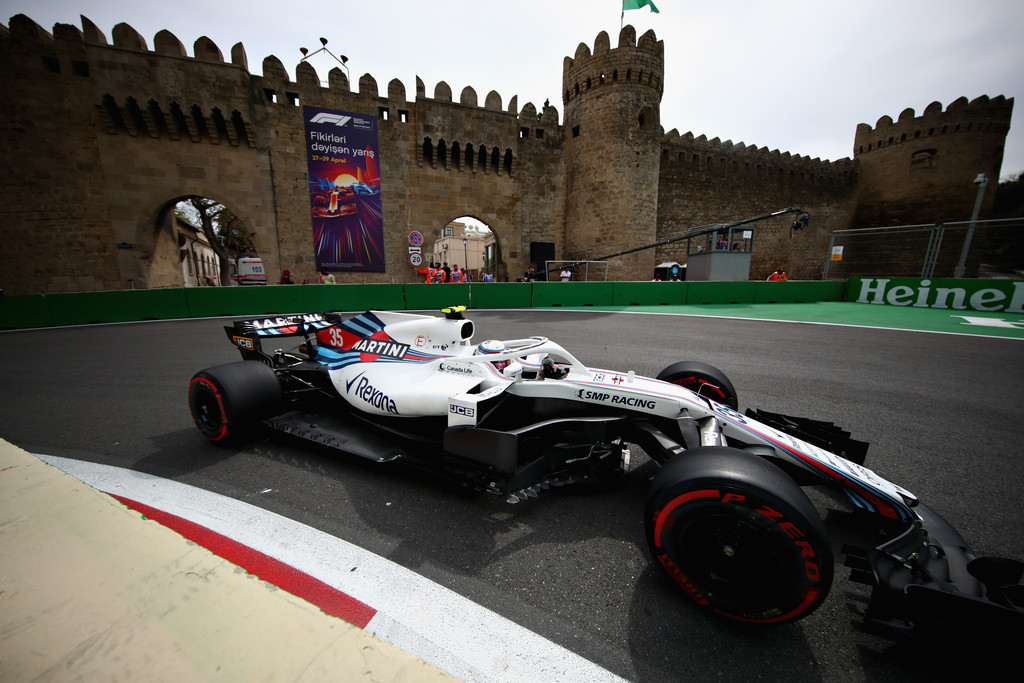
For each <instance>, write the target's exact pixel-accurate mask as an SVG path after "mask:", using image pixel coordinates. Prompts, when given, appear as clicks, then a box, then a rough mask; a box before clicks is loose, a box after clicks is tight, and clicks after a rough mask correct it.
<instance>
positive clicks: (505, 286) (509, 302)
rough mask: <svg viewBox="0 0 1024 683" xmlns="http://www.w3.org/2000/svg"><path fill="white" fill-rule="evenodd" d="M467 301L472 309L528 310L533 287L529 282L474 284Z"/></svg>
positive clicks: (470, 287) (531, 303) (531, 299)
mask: <svg viewBox="0 0 1024 683" xmlns="http://www.w3.org/2000/svg"><path fill="white" fill-rule="evenodd" d="M469 300H470V303H471V304H472V306H473V308H530V307H531V306H532V305H533V287H532V286H530V283H529V282H474V283H472V284H471V285H470V286H469Z"/></svg>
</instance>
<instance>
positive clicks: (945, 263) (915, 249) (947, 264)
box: [823, 218, 1024, 279]
mask: <svg viewBox="0 0 1024 683" xmlns="http://www.w3.org/2000/svg"><path fill="white" fill-rule="evenodd" d="M876 276H886V277H929V278H951V277H985V278H991V277H995V278H1019V277H1024V218H1004V219H997V220H988V221H975V222H974V223H971V222H970V221H964V222H959V223H934V224H922V225H900V226H892V227H886V228H860V229H855V230H836V231H835V232H833V233H832V236H831V239H830V241H829V247H828V254H827V256H826V260H825V269H824V275H823V278H824V279H845V278H850V277H876Z"/></svg>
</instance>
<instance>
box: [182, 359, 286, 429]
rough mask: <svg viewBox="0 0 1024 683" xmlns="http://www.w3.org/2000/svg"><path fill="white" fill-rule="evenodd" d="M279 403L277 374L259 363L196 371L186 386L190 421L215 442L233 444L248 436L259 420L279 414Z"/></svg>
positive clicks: (232, 364)
mask: <svg viewBox="0 0 1024 683" xmlns="http://www.w3.org/2000/svg"><path fill="white" fill-rule="evenodd" d="M282 404H283V396H282V392H281V384H280V382H279V381H278V379H277V375H275V374H274V371H273V370H272V369H270V368H269V367H267V366H266V365H264V364H263V363H261V362H259V361H251V360H247V361H240V362H236V363H226V364H224V365H216V366H214V367H212V368H207V369H205V370H200V371H199V372H197V373H196V374H195V375H194V376H193V377H192V381H191V382H189V385H188V407H189V411H190V412H191V413H192V420H193V421H194V422H195V424H196V427H198V428H199V431H200V432H202V433H203V436H205V437H206V438H207V439H209V440H210V441H213V442H215V443H220V444H229V443H237V442H238V441H240V440H243V439H245V438H247V437H249V436H252V434H253V432H254V429H255V427H256V426H257V425H258V424H259V421H260V420H262V419H265V418H267V417H271V416H273V415H274V414H276V413H277V412H280V410H281V406H282Z"/></svg>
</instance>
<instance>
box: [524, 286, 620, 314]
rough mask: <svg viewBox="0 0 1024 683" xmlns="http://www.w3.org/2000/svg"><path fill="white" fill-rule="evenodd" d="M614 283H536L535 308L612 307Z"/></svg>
mask: <svg viewBox="0 0 1024 683" xmlns="http://www.w3.org/2000/svg"><path fill="white" fill-rule="evenodd" d="M614 288H615V283H614V282H534V283H533V306H534V307H535V308H550V307H552V306H611V305H612V298H613V297H612V293H613V291H614Z"/></svg>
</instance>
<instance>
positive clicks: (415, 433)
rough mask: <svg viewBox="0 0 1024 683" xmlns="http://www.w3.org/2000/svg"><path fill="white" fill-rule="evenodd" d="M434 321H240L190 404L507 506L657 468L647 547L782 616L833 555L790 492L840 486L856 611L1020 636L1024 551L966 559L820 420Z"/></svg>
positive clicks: (725, 388) (889, 625) (234, 430)
mask: <svg viewBox="0 0 1024 683" xmlns="http://www.w3.org/2000/svg"><path fill="white" fill-rule="evenodd" d="M463 312H464V308H462V307H453V308H449V309H443V313H444V317H443V318H442V317H436V316H429V315H417V314H410V313H395V312H384V311H370V312H366V313H362V314H360V315H356V316H354V317H351V318H347V319H346V318H343V317H342V316H340V315H338V314H333V313H323V314H308V315H293V316H287V317H283V318H273V319H254V320H243V321H236V322H235V323H234V324H233V325H232V326H229V327H226V328H225V329H226V331H227V335H228V337H229V338H230V340H231V342H232V343H233V344H234V345H235V346H237V347H238V349H239V350H240V351H241V353H242V357H243V359H244V360H242V361H241V362H235V363H228V364H225V365H218V366H215V367H211V368H208V369H206V370H203V371H201V372H198V373H196V375H195V376H194V377H193V378H192V381H191V383H190V384H189V388H188V402H189V408H190V410H191V413H192V417H193V419H194V421H195V424H196V426H197V427H198V428H199V430H200V431H201V432H202V433H203V435H205V436H206V438H208V439H210V440H211V441H214V442H218V443H237V442H238V441H239V440H240V439H244V438H245V437H246V436H247V435H249V434H251V431H252V430H253V429H254V428H257V427H261V426H263V425H267V426H270V427H272V428H273V429H275V430H278V431H281V432H284V433H287V434H290V435H293V436H296V437H300V438H303V439H308V440H312V441H315V442H318V443H321V444H325V445H327V446H330V447H332V448H336V449H338V450H340V451H345V452H347V453H352V454H355V455H359V456H362V457H364V458H369V459H371V460H375V461H378V462H385V461H393V460H402V461H405V462H407V463H410V464H412V465H414V466H418V467H425V468H428V469H430V470H432V471H434V472H438V473H441V474H443V475H445V476H447V477H450V478H452V479H454V480H456V481H458V482H460V483H461V484H464V485H466V486H469V487H472V488H474V489H477V490H481V491H489V492H493V493H496V494H500V495H501V496H504V497H506V498H508V499H509V500H510V501H511V502H515V501H518V500H524V499H526V498H528V497H533V496H535V495H536V494H537V492H538V491H540V490H542V489H545V488H548V487H551V486H561V485H568V484H585V483H601V482H605V481H608V480H610V479H615V478H617V477H621V476H623V475H624V474H626V473H627V472H628V469H629V455H630V445H631V444H632V445H636V446H639V447H640V448H642V449H643V450H644V451H645V452H646V453H647V454H648V455H649V456H650V458H652V459H653V460H654V461H656V462H657V463H658V464H659V465H660V471H659V472H658V473H657V475H656V476H655V477H654V480H653V482H652V484H651V487H650V492H649V494H648V496H647V502H646V510H645V518H644V521H645V525H646V535H647V542H648V545H649V548H650V552H651V555H652V556H653V558H654V560H655V561H656V562H657V563H658V565H659V566H660V567H661V568H662V569H663V570H664V571H665V573H666V574H667V575H668V577H669V578H670V579H671V580H672V581H674V582H675V583H676V584H677V585H678V586H679V588H680V589H682V591H683V592H684V593H685V594H687V595H688V596H689V597H690V598H692V599H693V600H694V601H695V602H696V603H697V604H699V605H701V606H703V607H704V608H706V609H709V610H711V611H713V612H715V613H717V614H719V615H722V616H724V617H727V618H730V619H734V620H738V621H742V622H749V623H757V624H778V623H785V622H791V621H794V620H797V619H800V618H802V617H804V616H806V615H807V614H809V613H811V612H812V611H813V610H814V609H815V608H817V607H818V606H819V605H820V604H821V603H822V601H823V600H824V599H825V597H826V595H827V594H828V592H829V588H830V587H831V584H832V578H833V571H834V570H833V551H832V546H831V543H830V541H829V538H828V537H827V536H826V532H825V528H824V525H823V523H822V521H821V519H820V518H819V516H818V514H817V512H816V510H815V508H814V506H813V505H812V503H811V501H810V500H809V499H808V497H807V495H806V494H805V493H804V491H803V490H802V489H801V486H807V485H823V486H825V487H829V488H831V489H834V490H835V491H838V492H840V493H841V494H845V496H844V497H845V498H846V499H847V500H848V501H849V502H850V503H851V508H852V510H854V511H856V512H857V514H858V515H860V516H861V517H860V518H861V519H863V520H864V523H863V525H862V526H863V530H864V531H871V532H873V533H874V532H875V531H876V530H877V531H878V532H880V534H879V535H878V539H877V545H876V547H874V548H868V549H864V550H858V549H856V548H844V553H845V554H846V555H847V564H848V565H849V566H850V567H851V568H852V569H853V574H852V576H853V578H855V579H857V580H860V581H862V582H864V583H867V584H869V585H871V586H873V589H872V591H871V599H870V603H869V604H868V606H867V609H866V612H865V624H866V625H867V626H869V627H873V629H874V630H876V631H878V632H882V633H885V634H887V635H890V636H892V635H901V634H913V633H935V632H937V630H939V631H941V630H944V629H949V628H951V627H956V628H957V629H960V630H962V631H963V632H966V633H971V634H975V635H976V634H978V633H983V632H984V633H995V634H1000V633H1012V632H1017V633H1020V632H1021V626H1022V624H1024V608H1022V606H1024V587H1022V585H1021V578H1022V573H1024V563H1021V562H1019V561H1016V560H1009V559H1004V558H989V557H985V558H978V557H975V555H974V553H973V552H972V551H971V550H970V549H969V548H968V547H967V544H966V542H965V541H964V540H963V538H961V536H960V534H959V533H958V532H956V531H955V530H954V529H953V528H952V527H951V526H950V525H949V524H948V523H947V522H945V521H944V520H943V519H942V518H941V517H939V516H938V515H937V514H936V513H935V512H934V511H932V510H931V509H930V508H928V507H927V506H926V505H924V504H923V503H920V502H919V501H918V500H917V498H916V497H915V496H914V495H913V494H912V493H910V492H909V491H908V490H906V489H904V488H903V487H901V486H898V485H896V484H894V483H891V482H889V481H886V480H885V479H883V478H882V477H880V476H879V475H877V474H875V473H874V472H872V471H871V470H869V469H867V468H865V467H864V466H863V462H864V457H865V454H866V451H867V444H865V443H863V442H858V441H855V440H853V439H851V438H850V435H849V434H848V433H847V432H844V431H843V430H841V429H839V428H838V427H836V426H834V425H832V424H831V423H824V422H818V421H814V420H808V419H803V418H793V417H789V416H784V415H779V414H773V413H767V412H763V411H762V412H758V411H749V410H748V411H747V412H746V414H743V413H740V412H738V411H737V407H738V403H737V397H736V392H735V390H734V388H733V385H732V383H731V382H730V381H729V379H728V378H727V377H726V376H725V374H723V373H722V372H721V371H720V370H718V369H716V368H714V367H713V366H710V365H707V364H705V363H701V362H697V361H682V362H678V363H675V364H674V365H671V366H669V367H668V368H666V369H665V370H663V371H662V372H661V373H660V374H659V375H658V377H657V378H650V377H641V376H639V375H635V374H634V373H632V372H617V371H614V370H602V369H596V368H589V367H587V366H585V365H584V364H583V363H581V362H580V361H579V360H577V359H576V358H575V357H574V356H573V355H572V354H571V353H569V352H568V351H566V350H565V349H564V348H562V347H561V346H559V345H558V344H556V343H554V342H552V341H549V340H548V339H546V338H543V337H531V338H528V339H513V340H504V341H498V340H488V341H484V342H482V343H479V344H474V343H472V341H471V340H472V338H473V334H474V327H473V323H472V321H470V320H467V319H465V318H464V316H463Z"/></svg>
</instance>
